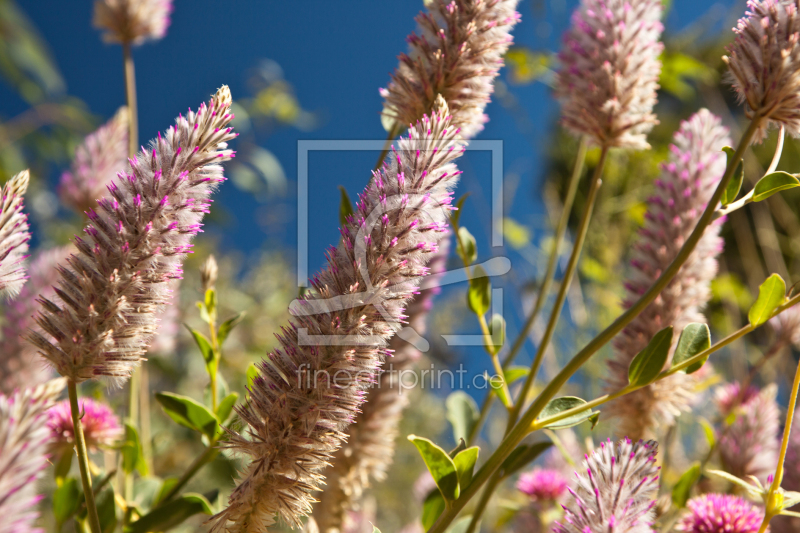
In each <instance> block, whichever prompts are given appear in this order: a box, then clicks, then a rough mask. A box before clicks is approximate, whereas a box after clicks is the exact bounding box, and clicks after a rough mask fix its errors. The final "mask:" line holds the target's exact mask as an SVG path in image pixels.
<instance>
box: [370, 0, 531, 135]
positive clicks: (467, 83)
mask: <svg viewBox="0 0 800 533" xmlns="http://www.w3.org/2000/svg"><path fill="white" fill-rule="evenodd" d="M517 1H518V0H432V1H431V2H427V4H428V12H427V13H420V14H419V16H417V23H418V25H419V35H418V34H416V33H412V34H411V35H409V36H408V39H407V40H408V45H409V52H408V54H402V55H400V65H399V66H398V67H397V70H395V72H394V74H392V81H391V82H390V83H389V86H388V87H387V88H386V89H381V95H382V96H383V98H384V104H383V116H384V120H385V121H388V122H390V123H394V122H395V121H396V122H398V123H399V124H400V125H401V126H403V127H411V126H412V125H413V124H414V123H416V122H417V121H418V120H420V119H421V118H422V115H424V114H426V113H430V112H431V108H432V107H433V104H434V101H435V100H436V96H437V95H442V97H443V98H444V99H445V101H446V102H447V105H448V106H449V107H450V111H451V112H452V113H453V124H454V125H455V126H457V127H460V128H461V136H462V138H464V139H469V138H472V137H474V136H475V134H476V133H478V132H479V131H481V130H482V129H483V124H484V123H485V122H486V121H487V120H488V118H487V117H486V115H484V113H483V110H484V109H485V107H486V104H488V103H489V100H490V97H491V94H492V92H493V91H494V83H493V82H494V79H495V78H496V77H497V73H498V72H499V70H500V68H501V67H502V66H503V55H504V54H505V53H506V51H507V50H508V47H509V46H510V45H511V43H512V38H511V34H510V32H511V29H512V28H513V27H514V25H515V24H516V23H517V22H518V21H519V18H520V17H519V13H517V12H516V11H515V9H516V6H517ZM387 129H388V128H387Z"/></svg>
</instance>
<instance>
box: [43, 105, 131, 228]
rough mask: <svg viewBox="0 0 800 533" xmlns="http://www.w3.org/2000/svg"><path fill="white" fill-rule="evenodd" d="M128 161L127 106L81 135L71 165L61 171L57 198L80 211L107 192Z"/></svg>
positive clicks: (91, 206)
mask: <svg viewBox="0 0 800 533" xmlns="http://www.w3.org/2000/svg"><path fill="white" fill-rule="evenodd" d="M127 162H128V108H127V107H121V108H120V109H119V111H117V114H116V115H114V116H113V117H112V118H111V120H109V121H108V122H106V123H105V124H103V125H102V126H101V127H100V128H99V129H98V130H97V131H95V132H94V133H92V134H90V135H89V136H87V137H86V139H84V141H83V144H81V145H80V146H79V147H78V148H77V150H75V159H73V161H72V168H71V169H70V170H69V171H67V172H64V174H62V175H61V182H60V184H59V186H58V195H59V197H60V198H61V201H62V202H64V203H65V204H66V205H68V206H70V207H72V208H73V209H75V210H76V211H77V212H78V213H83V212H84V211H88V210H89V209H91V208H93V207H94V206H95V205H96V203H97V200H98V199H99V198H102V197H103V196H105V195H106V193H107V192H108V190H107V187H108V185H109V184H110V183H111V182H112V181H113V180H114V178H115V177H116V175H117V173H118V172H122V171H123V170H125V165H126V164H127Z"/></svg>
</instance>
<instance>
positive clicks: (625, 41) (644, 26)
mask: <svg viewBox="0 0 800 533" xmlns="http://www.w3.org/2000/svg"><path fill="white" fill-rule="evenodd" d="M661 12H662V7H661V2H660V0H582V1H581V6H580V7H579V8H578V9H577V10H576V11H575V13H574V14H573V16H572V27H571V28H570V29H569V30H568V31H567V33H566V34H565V35H564V48H563V49H562V51H561V53H560V55H559V58H560V59H561V65H562V66H561V70H560V71H559V72H558V74H557V76H556V89H555V90H556V95H557V97H558V99H559V100H561V105H562V116H563V119H562V120H563V123H564V126H566V127H567V128H568V129H570V130H571V131H573V132H574V133H575V134H577V135H587V136H588V137H589V138H590V139H591V140H592V141H593V142H594V143H595V144H597V145H599V146H606V147H614V146H615V147H621V148H634V149H644V148H648V147H649V145H648V144H647V140H646V139H647V134H648V133H649V132H650V130H651V129H653V126H654V125H655V124H657V123H658V121H657V120H656V116H655V115H654V114H653V106H654V105H655V103H656V91H657V90H658V76H659V74H660V72H661V62H660V61H659V59H658V56H659V55H660V54H661V50H662V49H663V48H664V46H663V44H662V43H661V42H659V38H660V37H661V32H662V31H663V26H662V24H661V20H660V19H661Z"/></svg>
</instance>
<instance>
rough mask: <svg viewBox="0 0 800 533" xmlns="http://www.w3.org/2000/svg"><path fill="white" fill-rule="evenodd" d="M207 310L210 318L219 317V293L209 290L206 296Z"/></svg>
mask: <svg viewBox="0 0 800 533" xmlns="http://www.w3.org/2000/svg"><path fill="white" fill-rule="evenodd" d="M205 304H206V310H207V311H208V314H209V316H212V317H215V316H217V291H215V290H214V289H208V290H207V291H206V294H205Z"/></svg>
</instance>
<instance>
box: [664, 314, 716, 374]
mask: <svg viewBox="0 0 800 533" xmlns="http://www.w3.org/2000/svg"><path fill="white" fill-rule="evenodd" d="M710 347H711V332H710V331H709V330H708V326H707V325H706V324H700V323H698V322H692V323H691V324H689V325H687V326H686V327H685V328H683V331H681V336H680V338H679V339H678V346H677V347H676V348H675V355H673V356H672V364H673V366H674V365H677V364H680V363H682V362H684V361H686V360H687V359H691V358H692V357H694V356H695V355H697V354H699V353H702V352H704V351H706V350H708V349H709V348H710ZM706 360H708V357H706V358H705V359H703V360H702V361H698V362H696V363H693V364H691V365H689V366H688V367H686V369H685V372H686V373H687V374H693V373H694V372H697V371H698V370H700V369H701V368H702V367H703V364H705V362H706Z"/></svg>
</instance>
